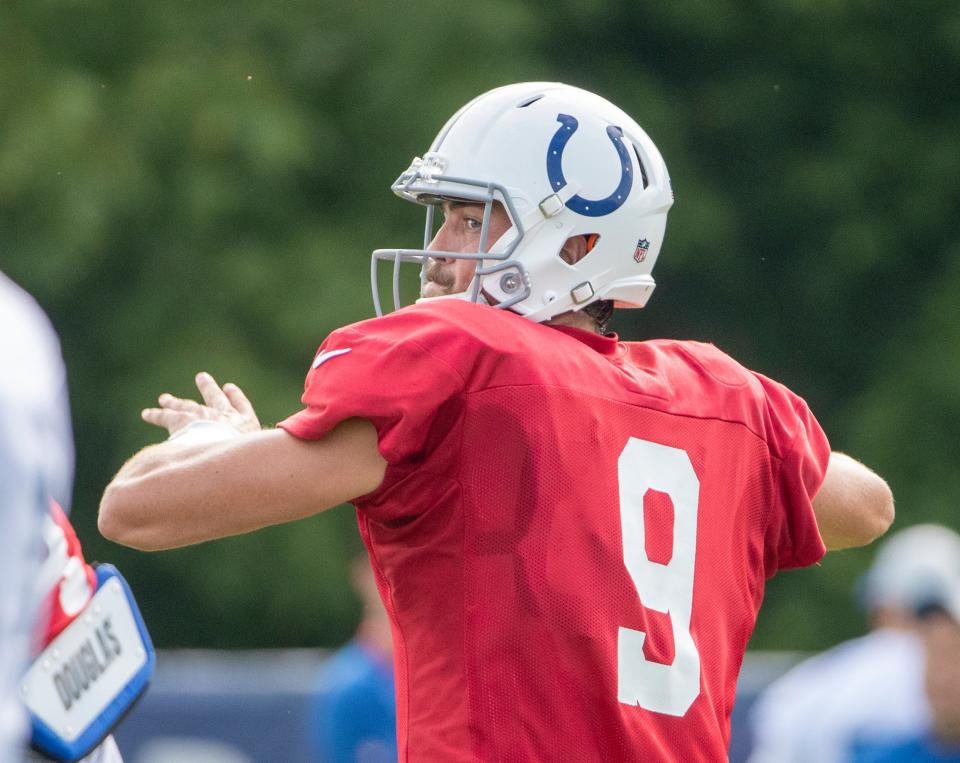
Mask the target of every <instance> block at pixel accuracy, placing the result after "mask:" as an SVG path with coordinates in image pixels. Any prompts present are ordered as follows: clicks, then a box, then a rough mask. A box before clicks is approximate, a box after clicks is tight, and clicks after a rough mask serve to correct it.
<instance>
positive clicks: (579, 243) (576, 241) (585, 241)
mask: <svg viewBox="0 0 960 763" xmlns="http://www.w3.org/2000/svg"><path fill="white" fill-rule="evenodd" d="M599 240H600V234H599V233H584V234H583V235H580V236H573V237H571V238H568V239H567V241H566V243H565V244H564V245H563V248H562V249H561V250H560V251H559V252H557V256H558V257H559V258H560V259H561V260H563V261H564V262H565V263H567V264H568V265H576V264H577V263H579V262H582V261H583V260H584V259H585V258H586V257H587V255H588V254H590V252H592V251H593V249H594V247H595V246H596V245H597V242H598V241H599Z"/></svg>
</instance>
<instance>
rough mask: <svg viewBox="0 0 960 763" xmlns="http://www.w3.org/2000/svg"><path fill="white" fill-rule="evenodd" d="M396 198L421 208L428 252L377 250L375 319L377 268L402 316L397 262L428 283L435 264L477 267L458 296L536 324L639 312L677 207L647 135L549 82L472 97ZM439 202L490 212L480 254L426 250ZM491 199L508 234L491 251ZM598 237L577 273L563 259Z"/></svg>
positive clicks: (602, 104) (598, 103) (600, 102)
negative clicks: (389, 280) (505, 218)
mask: <svg viewBox="0 0 960 763" xmlns="http://www.w3.org/2000/svg"><path fill="white" fill-rule="evenodd" d="M392 189H393V192H394V193H396V194H397V195H398V196H401V197H402V198H404V199H408V200H410V201H415V202H418V203H420V204H424V205H425V206H426V207H427V222H426V228H425V231H424V244H423V249H378V250H376V251H375V252H374V253H373V258H372V262H371V278H372V286H373V298H374V305H375V307H376V310H377V314H378V315H382V308H381V302H380V295H379V286H378V278H377V265H378V262H379V261H380V260H387V261H391V262H392V263H393V299H394V309H397V308H398V307H399V303H400V296H399V291H400V289H399V283H400V281H399V266H400V263H401V262H418V263H420V265H421V285H422V284H423V283H424V279H425V274H426V267H427V260H428V258H429V257H431V256H434V257H450V258H458V259H473V260H476V261H477V270H476V274H475V275H474V278H473V281H472V282H471V284H470V287H469V289H468V290H467V292H465V293H464V294H463V295H457V296H460V297H462V298H465V299H470V300H473V301H485V302H487V303H489V304H491V305H495V306H497V307H501V308H508V309H510V310H512V311H514V312H516V313H519V314H521V315H524V316H526V317H527V318H529V319H530V320H533V321H538V322H539V321H545V320H548V319H550V318H552V317H554V316H556V315H559V314H560V313H564V312H567V311H570V310H580V309H582V308H584V307H586V306H587V305H589V304H590V303H591V302H595V301H597V300H601V299H603V300H614V301H615V304H616V306H617V307H643V306H644V305H645V304H646V302H647V300H648V299H649V297H650V293H651V292H652V291H653V288H654V281H653V277H652V276H651V275H650V272H651V270H652V269H653V265H654V263H655V262H656V260H657V255H658V254H659V253H660V247H661V245H662V244H663V236H664V231H665V228H666V223H667V211H668V210H669V209H670V206H671V205H672V204H673V192H672V190H671V188H670V178H669V175H668V173H667V167H666V165H665V164H664V162H663V158H662V157H661V156H660V152H659V151H658V150H657V147H656V146H655V145H654V144H653V141H651V140H650V138H649V137H648V136H647V134H646V133H645V132H644V131H643V130H642V129H641V128H640V126H639V125H637V123H636V122H634V121H633V120H632V119H631V118H630V117H629V116H627V114H626V113H624V112H623V111H621V110H620V109H619V108H617V107H616V106H614V105H613V104H612V103H610V102H609V101H607V100H605V99H604V98H601V97H600V96H597V95H594V94H593V93H590V92H587V91H585V90H581V89H579V88H575V87H571V86H569V85H563V84H559V83H552V82H525V83H521V84H516V85H508V86H506V87H500V88H497V89H495V90H491V91H490V92H488V93H484V94H483V95H481V96H479V97H478V98H475V99H474V100H472V101H471V102H470V103H468V104H467V105H466V106H464V107H463V108H461V109H460V110H459V111H458V112H457V113H456V114H454V115H453V116H452V117H451V118H450V120H449V121H448V122H447V124H446V125H445V126H444V128H443V129H442V130H441V131H440V133H439V135H437V137H436V138H435V139H434V141H433V145H431V146H430V150H429V151H428V152H427V153H426V154H425V155H424V156H423V158H420V157H417V158H416V159H414V160H413V163H412V164H411V165H410V167H409V168H408V169H407V170H406V171H405V172H404V173H403V174H402V175H401V176H400V177H399V178H398V179H397V181H396V182H395V183H394V184H393V186H392ZM443 200H457V201H474V202H478V203H483V204H484V205H485V210H484V216H483V226H482V229H481V233H480V247H479V249H480V250H479V251H476V252H445V251H444V252H441V251H433V252H430V251H427V247H428V245H429V243H430V240H431V238H432V235H433V228H434V223H433V215H434V210H435V207H436V206H437V205H438V204H439V203H440V202H442V201H443ZM495 201H499V202H500V203H501V204H502V205H503V207H504V209H505V210H506V212H507V214H508V215H509V216H510V221H511V223H512V227H511V228H510V229H509V230H508V231H507V232H506V233H504V234H503V235H502V236H501V237H500V239H499V240H498V241H496V242H495V243H494V244H493V245H492V246H491V247H490V248H489V251H484V250H485V249H486V248H487V245H488V241H487V234H488V230H489V222H490V214H491V210H492V207H493V203H494V202H495ZM590 234H596V238H595V239H593V238H592V239H591V240H592V241H595V243H594V244H593V248H592V249H591V250H590V252H589V253H588V254H587V256H585V257H583V258H582V259H581V260H580V261H579V262H577V263H575V264H573V265H570V264H568V263H567V262H565V261H564V260H563V259H562V258H561V256H560V252H561V250H562V248H563V246H564V243H565V242H566V241H567V239H568V238H570V237H572V236H577V235H590Z"/></svg>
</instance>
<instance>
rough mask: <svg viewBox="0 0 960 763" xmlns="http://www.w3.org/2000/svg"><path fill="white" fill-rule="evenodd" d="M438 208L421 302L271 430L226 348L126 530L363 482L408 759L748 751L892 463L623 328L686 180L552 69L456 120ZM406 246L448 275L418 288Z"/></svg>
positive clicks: (129, 479) (317, 498)
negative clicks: (790, 631)
mask: <svg viewBox="0 0 960 763" xmlns="http://www.w3.org/2000/svg"><path fill="white" fill-rule="evenodd" d="M393 190H394V192H395V193H396V194H397V195H398V196H400V197H402V198H404V199H406V200H409V201H412V202H415V203H418V204H421V205H423V206H424V207H425V211H426V215H427V220H426V225H425V235H424V244H423V248H422V249H384V250H378V251H376V252H374V254H373V261H372V270H373V286H374V301H375V307H376V309H377V313H378V314H381V313H383V305H382V301H381V298H380V295H379V293H378V288H377V285H378V283H379V279H378V277H377V276H378V273H377V271H378V267H379V266H381V265H383V264H385V263H386V264H388V265H392V268H393V273H394V277H393V301H394V308H395V310H394V311H393V312H390V313H389V314H386V315H379V317H377V318H374V319H371V320H367V321H363V322H360V323H357V324H354V325H351V326H347V327H345V328H342V329H339V330H337V331H334V332H333V333H332V334H331V335H330V336H328V337H327V338H326V340H325V341H324V342H323V343H322V344H321V345H320V348H319V350H318V351H317V353H316V355H315V356H314V359H313V362H312V364H311V368H310V370H309V372H308V374H307V378H306V385H305V391H304V394H303V398H302V402H303V408H302V409H301V410H300V411H298V412H296V413H294V414H293V415H291V416H290V417H289V418H287V419H286V420H285V421H283V422H281V423H280V424H279V426H278V427H277V428H275V429H271V430H266V431H265V430H261V427H260V424H259V422H258V421H257V417H256V414H255V413H254V409H253V407H252V406H251V404H250V402H249V401H248V400H247V398H246V397H245V395H244V394H243V392H242V391H241V390H240V389H239V388H238V387H236V386H235V385H233V384H227V385H224V386H223V387H221V386H220V385H218V383H217V382H216V381H215V380H214V379H213V378H212V377H211V376H210V375H209V374H206V373H202V374H199V375H198V377H197V385H198V388H199V390H200V393H201V395H202V397H203V403H199V402H195V401H192V400H186V399H181V398H177V397H174V396H171V395H162V396H161V397H160V401H159V407H157V408H151V409H147V410H146V411H144V412H143V418H144V419H145V420H146V421H148V422H150V423H153V424H156V425H158V426H161V427H164V428H166V429H168V430H169V431H170V433H171V439H170V440H169V441H167V442H165V443H162V444H159V445H153V446H150V447H148V448H145V449H144V450H142V451H140V452H139V453H138V454H136V455H135V456H134V457H133V458H131V459H130V460H129V461H128V462H127V463H126V464H125V465H124V466H123V467H122V468H121V469H120V471H119V473H118V474H117V476H116V477H115V478H114V479H113V481H112V482H111V483H110V485H109V486H108V487H107V489H106V491H105V493H104V496H103V501H102V504H101V509H100V528H101V531H102V532H103V533H104V535H106V536H107V537H109V538H112V539H114V540H117V541H118V542H121V543H125V544H128V545H130V546H133V547H136V548H141V549H165V548H172V547H176V546H183V545H186V544H190V543H198V542H201V541H205V540H210V539H213V538H219V537H223V536H226V535H232V534H236V533H243V532H249V531H251V530H255V529H257V528H260V527H263V526H265V525H270V524H274V523H278V522H286V521H291V520H295V519H299V518H301V517H306V516H309V515H312V514H315V513H317V512H319V511H323V510H325V509H328V508H330V507H332V506H336V505H338V504H341V503H343V502H347V501H349V502H350V503H352V504H353V505H354V506H355V507H356V509H357V516H358V519H359V524H360V531H361V534H362V536H363V538H364V541H365V543H366V545H367V549H368V552H369V556H370V560H371V563H372V565H373V569H374V571H375V574H376V577H377V583H378V586H379V590H380V593H381V596H382V598H383V601H384V604H385V605H386V607H387V610H388V612H389V613H390V617H391V621H392V627H393V634H394V645H395V649H394V652H395V654H394V661H395V668H396V679H397V733H398V751H399V756H400V759H401V760H417V761H421V760H422V761H440V760H442V761H461V760H462V761H473V760H482V761H488V760H491V761H492V760H498V761H533V760H544V761H545V760H603V761H617V760H658V761H673V760H676V761H697V760H707V761H715V760H725V759H726V750H727V745H728V741H729V719H730V713H731V708H732V705H733V700H734V690H735V682H736V678H737V674H738V672H739V669H740V664H741V661H742V658H743V654H744V650H745V649H746V645H747V640H748V639H749V637H750V633H751V631H752V629H753V626H754V623H755V620H756V615H757V611H758V609H759V607H760V603H761V601H762V598H763V592H764V584H765V581H766V580H767V578H769V577H770V576H772V575H773V574H775V573H776V572H777V571H778V570H783V569H788V568H792V567H800V566H804V565H809V564H813V563H814V562H816V561H817V560H819V559H820V558H821V557H822V556H823V554H824V551H825V550H826V549H830V548H844V547H848V546H855V545H861V544H864V543H868V542H870V541H871V540H873V539H874V538H876V537H877V536H879V535H881V534H882V533H883V532H884V531H885V530H886V529H887V527H888V526H889V525H890V523H891V522H892V520H893V500H892V497H891V494H890V491H889V489H888V488H887V485H886V483H885V482H884V481H883V480H882V479H881V478H880V477H878V476H877V475H875V474H874V473H873V472H872V471H870V470H869V469H868V468H866V467H865V466H863V465H862V464H860V463H858V462H857V461H855V460H854V459H852V458H849V457H847V456H844V455H841V454H838V453H832V452H831V449H830V446H829V444H828V442H827V438H826V436H825V435H824V432H823V430H822V429H821V427H820V425H819V424H818V423H817V421H816V419H815V418H814V416H813V414H812V413H811V412H810V410H809V409H808V407H807V405H806V404H805V403H804V401H803V400H802V399H801V398H800V397H798V396H797V395H795V394H794V393H792V392H791V391H790V390H788V389H786V388H785V387H784V386H782V385H781V384H779V383H777V382H775V381H773V380H771V379H768V378H766V377H764V376H762V375H760V374H757V373H754V372H752V371H749V370H747V369H746V368H744V367H742V366H741V365H739V364H738V363H737V362H736V361H734V360H733V359H731V358H730V357H728V356H727V355H725V354H723V353H722V352H721V351H719V350H718V349H716V348H715V347H713V346H712V345H707V344H699V343H694V342H680V341H649V342H639V343H631V342H623V341H620V340H619V339H618V337H617V336H616V335H613V334H608V333H606V324H607V321H608V319H609V317H610V313H611V312H612V310H613V309H614V308H639V307H643V306H644V305H645V304H646V302H647V300H648V299H649V297H650V294H651V292H652V291H653V289H654V281H653V278H652V276H651V271H652V268H653V265H654V263H655V261H656V259H657V256H658V255H659V253H660V249H661V246H662V244H663V238H664V231H665V228H666V219H667V212H668V210H669V208H670V206H671V204H672V203H673V193H672V191H671V188H670V181H669V176H668V174H667V168H666V166H665V164H664V162H663V159H662V158H661V156H660V153H659V151H658V150H657V148H656V146H655V145H654V144H653V142H652V141H651V140H650V138H649V137H648V136H647V135H646V133H645V132H644V131H643V130H642V129H641V128H640V127H639V126H638V125H637V124H636V122H634V121H633V119H631V118H630V117H629V116H628V115H627V114H625V113H624V112H623V111H621V110H620V109H619V108H617V107H616V106H614V105H613V104H611V103H609V102H608V101H606V100H604V99H603V98H600V97H599V96H596V95H594V94H592V93H588V92H586V91H583V90H580V89H577V88H573V87H569V86H566V85H561V84H556V83H523V84H517V85H511V86H508V87H503V88H498V89H496V90H493V91H491V92H488V93H485V94H483V95H481V96H479V97H478V98H476V99H474V100H473V101H471V102H470V103H468V104H467V105H466V106H464V107H463V108H462V109H461V110H460V111H458V112H457V113H456V114H454V115H453V117H451V119H450V120H449V121H448V122H447V124H446V125H445V126H444V127H443V129H442V130H441V131H440V133H439V134H438V135H437V137H436V139H435V140H434V142H433V144H432V145H431V146H430V149H429V151H427V152H426V153H425V154H424V155H423V157H422V158H417V159H415V160H414V161H413V163H412V164H411V165H410V167H409V168H408V169H407V170H406V171H405V172H404V173H403V174H401V176H400V177H399V178H398V179H397V181H396V182H395V183H394V185H393ZM404 262H414V263H418V264H419V265H420V268H421V276H420V277H421V299H420V300H419V301H418V303H417V304H415V305H412V306H408V307H404V308H400V307H399V304H398V303H399V301H400V295H399V287H398V284H399V276H398V275H397V273H398V272H399V269H400V267H401V264H402V263H404Z"/></svg>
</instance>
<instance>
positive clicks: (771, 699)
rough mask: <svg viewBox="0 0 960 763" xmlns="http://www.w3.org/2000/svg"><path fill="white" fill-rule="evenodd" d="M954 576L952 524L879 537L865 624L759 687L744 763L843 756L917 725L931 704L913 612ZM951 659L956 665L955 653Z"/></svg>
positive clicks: (919, 625)
mask: <svg viewBox="0 0 960 763" xmlns="http://www.w3.org/2000/svg"><path fill="white" fill-rule="evenodd" d="M957 580H960V535H957V533H955V532H954V531H953V530H951V529H949V528H946V527H943V526H940V525H932V524H924V525H916V526H914V527H910V528H907V529H905V530H902V531H900V532H898V533H896V534H895V535H893V536H891V537H890V538H889V540H887V541H885V543H884V544H883V545H882V546H881V547H880V549H879V550H878V552H877V554H876V557H875V559H874V561H873V564H872V565H871V567H870V569H869V571H868V572H867V574H866V575H865V577H864V579H863V581H862V585H861V590H860V594H861V598H862V602H863V605H864V607H865V608H866V611H867V615H868V619H869V625H870V629H871V630H870V632H869V633H868V634H867V635H865V636H862V637H860V638H857V639H854V640H852V641H848V642H845V643H843V644H840V645H838V646H836V647H834V648H833V649H830V650H828V651H827V652H824V653H823V654H820V655H818V656H816V657H813V658H811V659H809V660H807V661H805V662H803V663H801V664H800V665H798V666H796V667H794V668H793V669H792V670H790V671H788V672H787V673H786V674H784V675H783V676H781V677H780V678H779V679H777V680H776V681H774V682H773V683H772V684H771V685H770V686H769V687H768V688H767V690H766V691H765V692H764V693H763V695H761V697H760V698H759V699H758V700H757V703H756V705H755V706H754V707H753V709H752V713H751V727H752V730H753V735H754V749H753V752H752V753H751V757H750V762H751V763H807V762H808V761H817V762H818V763H850V762H851V761H854V760H859V757H858V756H859V754H860V753H857V752H856V750H858V749H860V748H862V747H863V746H864V745H867V746H868V747H869V746H870V745H874V744H879V745H880V746H881V747H884V748H885V746H886V745H887V744H889V743H890V742H892V741H899V740H902V739H904V738H905V737H912V736H913V735H916V734H919V733H921V732H923V731H925V730H926V729H927V728H928V727H929V726H930V723H931V707H930V702H929V701H928V695H927V691H926V690H925V687H924V680H925V679H924V675H925V673H924V662H925V656H924V655H925V652H924V643H923V632H924V631H925V629H926V625H925V623H924V620H923V618H921V617H919V616H918V613H921V612H923V611H924V610H925V608H927V607H928V606H930V605H931V604H937V603H940V602H943V601H944V600H947V599H949V598H950V596H952V593H949V592H952V591H953V590H954V589H955V588H957V587H958V584H957V583H956V582H955V581H957ZM954 659H955V660H957V662H958V663H960V654H956V655H954ZM938 661H939V660H935V662H938ZM953 672H955V671H953V670H948V671H945V673H944V675H948V674H952V673H953ZM928 673H929V671H928ZM928 681H929V679H928ZM955 709H956V708H955ZM871 749H872V748H871ZM904 760H907V759H906V758H904Z"/></svg>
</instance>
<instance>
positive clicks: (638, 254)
mask: <svg viewBox="0 0 960 763" xmlns="http://www.w3.org/2000/svg"><path fill="white" fill-rule="evenodd" d="M649 248H650V242H649V241H647V240H646V239H645V238H642V239H640V240H639V241H638V242H637V250H636V251H635V252H634V253H633V259H635V260H636V261H637V262H643V261H644V260H645V259H647V249H649Z"/></svg>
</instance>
